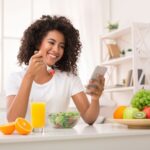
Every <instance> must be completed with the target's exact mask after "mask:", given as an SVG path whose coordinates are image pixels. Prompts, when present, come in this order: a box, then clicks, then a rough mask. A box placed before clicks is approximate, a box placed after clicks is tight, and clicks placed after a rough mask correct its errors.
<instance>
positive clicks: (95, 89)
mask: <svg viewBox="0 0 150 150" xmlns="http://www.w3.org/2000/svg"><path fill="white" fill-rule="evenodd" d="M104 84H105V78H104V76H102V75H99V76H98V77H97V79H94V80H90V81H89V84H88V85H87V87H86V88H87V89H86V93H87V94H89V95H91V96H92V99H96V100H99V97H100V96H101V95H102V92H103V90H104Z"/></svg>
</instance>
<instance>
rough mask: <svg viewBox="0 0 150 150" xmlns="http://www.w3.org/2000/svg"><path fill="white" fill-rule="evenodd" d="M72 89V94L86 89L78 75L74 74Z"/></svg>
mask: <svg viewBox="0 0 150 150" xmlns="http://www.w3.org/2000/svg"><path fill="white" fill-rule="evenodd" d="M70 90H71V91H70V94H71V96H73V95H75V94H77V93H80V92H82V91H84V88H83V85H82V83H81V80H80V78H79V77H78V76H73V78H72V80H71V88H70Z"/></svg>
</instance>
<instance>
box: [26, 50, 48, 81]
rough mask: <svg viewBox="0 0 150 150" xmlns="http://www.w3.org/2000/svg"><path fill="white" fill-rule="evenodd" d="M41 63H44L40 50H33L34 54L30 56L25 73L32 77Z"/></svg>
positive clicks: (38, 69)
mask: <svg viewBox="0 0 150 150" xmlns="http://www.w3.org/2000/svg"><path fill="white" fill-rule="evenodd" d="M43 65H45V64H44V61H43V57H42V53H41V51H39V52H38V51H35V54H34V55H33V56H32V57H31V58H30V61H29V67H28V70H27V74H28V75H30V76H31V77H32V78H33V79H34V78H35V76H36V75H37V74H38V72H39V71H40V69H41V67H42V66H43Z"/></svg>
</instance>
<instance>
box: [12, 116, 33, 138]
mask: <svg viewBox="0 0 150 150" xmlns="http://www.w3.org/2000/svg"><path fill="white" fill-rule="evenodd" d="M15 122H16V124H15V128H16V131H17V132H18V133H19V134H21V135H27V134H29V133H30V132H31V131H32V126H31V124H30V122H28V121H27V120H26V119H24V118H21V117H19V118H17V119H16V121H15Z"/></svg>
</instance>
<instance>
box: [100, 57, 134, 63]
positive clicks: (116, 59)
mask: <svg viewBox="0 0 150 150" xmlns="http://www.w3.org/2000/svg"><path fill="white" fill-rule="evenodd" d="M130 60H132V56H126V57H119V58H115V59H110V60H108V61H106V62H103V63H102V65H119V64H122V63H125V62H128V61H130Z"/></svg>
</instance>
